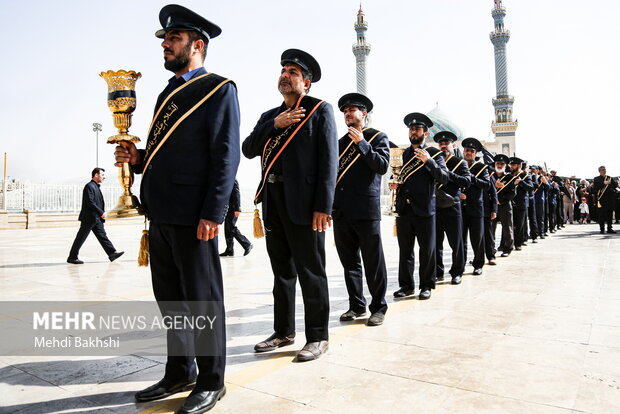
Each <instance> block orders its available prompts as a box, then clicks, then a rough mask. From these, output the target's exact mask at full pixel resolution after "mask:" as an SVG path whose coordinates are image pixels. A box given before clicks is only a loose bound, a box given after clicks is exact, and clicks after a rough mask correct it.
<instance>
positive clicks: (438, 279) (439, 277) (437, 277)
mask: <svg viewBox="0 0 620 414" xmlns="http://www.w3.org/2000/svg"><path fill="white" fill-rule="evenodd" d="M435 278H436V279H437V282H443V279H444V277H443V275H442V276H435Z"/></svg>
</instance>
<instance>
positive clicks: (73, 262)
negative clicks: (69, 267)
mask: <svg viewBox="0 0 620 414" xmlns="http://www.w3.org/2000/svg"><path fill="white" fill-rule="evenodd" d="M67 263H71V264H84V262H83V261H81V260H80V259H77V258H76V259H72V258H68V259H67Z"/></svg>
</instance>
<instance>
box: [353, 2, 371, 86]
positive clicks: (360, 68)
mask: <svg viewBox="0 0 620 414" xmlns="http://www.w3.org/2000/svg"><path fill="white" fill-rule="evenodd" d="M366 30H368V23H367V22H366V20H365V19H364V12H363V11H362V4H361V3H360V9H359V11H358V12H357V22H356V23H355V31H356V32H357V42H356V43H355V44H354V45H353V54H354V55H355V71H356V74H357V93H361V94H362V95H366V57H367V56H368V55H369V54H370V44H369V43H366Z"/></svg>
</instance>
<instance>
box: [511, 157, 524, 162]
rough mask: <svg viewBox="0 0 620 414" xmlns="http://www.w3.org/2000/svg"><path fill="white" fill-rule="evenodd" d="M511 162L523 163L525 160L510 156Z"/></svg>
mask: <svg viewBox="0 0 620 414" xmlns="http://www.w3.org/2000/svg"><path fill="white" fill-rule="evenodd" d="M509 163H510V164H523V160H522V159H521V158H519V157H510V161H509Z"/></svg>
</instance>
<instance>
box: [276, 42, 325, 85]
mask: <svg viewBox="0 0 620 414" xmlns="http://www.w3.org/2000/svg"><path fill="white" fill-rule="evenodd" d="M287 63H294V64H296V65H299V66H301V67H302V68H303V69H304V70H307V71H308V72H310V74H311V75H312V79H311V80H310V82H312V83H314V82H318V81H319V80H320V79H321V66H319V62H317V61H316V59H315V58H313V57H312V55H311V54H310V53H308V52H304V51H303V50H299V49H286V50H285V51H284V52H282V56H281V57H280V64H281V65H282V66H284V65H285V64H287Z"/></svg>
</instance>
